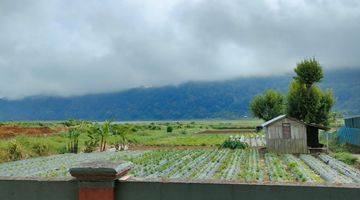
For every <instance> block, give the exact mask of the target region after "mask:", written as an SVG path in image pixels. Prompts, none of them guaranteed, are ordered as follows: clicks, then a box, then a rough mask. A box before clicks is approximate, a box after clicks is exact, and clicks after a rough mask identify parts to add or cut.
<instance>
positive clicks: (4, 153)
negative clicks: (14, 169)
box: [0, 149, 9, 163]
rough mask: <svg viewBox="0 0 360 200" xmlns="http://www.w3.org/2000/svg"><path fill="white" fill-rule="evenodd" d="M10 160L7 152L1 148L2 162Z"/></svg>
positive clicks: (0, 157) (0, 158) (0, 161)
mask: <svg viewBox="0 0 360 200" xmlns="http://www.w3.org/2000/svg"><path fill="white" fill-rule="evenodd" d="M8 160H9V156H8V155H7V152H6V151H4V150H1V149H0V163H2V162H7V161H8Z"/></svg>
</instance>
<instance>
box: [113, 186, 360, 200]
mask: <svg viewBox="0 0 360 200" xmlns="http://www.w3.org/2000/svg"><path fill="white" fill-rule="evenodd" d="M359 197H360V189H359V188H343V187H325V186H323V187H315V186H289V185H287V186H284V185H249V184H212V183H161V182H153V183H149V182H120V183H118V185H117V187H116V199H117V200H143V199H146V200H160V199H167V200H170V199H171V200H184V199H186V200H235V199H236V200H241V199H244V200H265V199H266V200H279V199H290V200H304V199H308V200H310V199H316V200H325V199H327V200H329V199H331V200H340V199H341V200H350V199H354V200H355V199H359Z"/></svg>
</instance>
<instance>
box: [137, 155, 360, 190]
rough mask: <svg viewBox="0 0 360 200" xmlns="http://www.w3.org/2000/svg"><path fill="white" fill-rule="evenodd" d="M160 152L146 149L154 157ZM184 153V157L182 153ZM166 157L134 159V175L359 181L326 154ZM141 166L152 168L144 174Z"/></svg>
mask: <svg viewBox="0 0 360 200" xmlns="http://www.w3.org/2000/svg"><path fill="white" fill-rule="evenodd" d="M160 152H162V151H153V152H149V153H148V154H147V155H146V159H149V157H151V156H150V155H154V160H159V159H158V158H157V157H158V156H159V155H162V153H160ZM183 153H185V156H184V154H183ZM170 157H171V158H170V159H169V160H167V159H166V157H161V162H162V163H166V164H162V165H159V164H157V162H146V166H145V165H143V164H141V162H143V160H142V159H143V157H141V156H140V157H137V158H135V159H134V160H133V162H134V164H135V166H136V167H135V168H136V170H134V171H133V175H134V176H135V177H141V178H145V179H182V180H194V179H195V180H207V179H216V180H232V181H242V182H259V183H262V182H308V183H324V182H329V183H345V184H348V183H359V180H360V179H359V177H360V176H359V175H360V173H359V170H357V169H355V168H352V167H350V166H348V165H347V164H345V163H343V162H341V161H339V160H336V159H335V158H332V157H330V156H328V155H325V154H324V155H320V156H319V158H316V157H314V156H312V155H305V154H304V155H300V156H299V157H297V156H295V155H291V154H284V155H277V154H272V153H266V154H265V155H264V156H261V155H260V154H259V152H258V151H257V150H254V149H252V150H186V151H172V154H171V156H170ZM143 168H145V169H151V170H146V173H143V170H142V169H143Z"/></svg>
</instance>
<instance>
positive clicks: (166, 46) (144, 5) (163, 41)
mask: <svg viewBox="0 0 360 200" xmlns="http://www.w3.org/2000/svg"><path fill="white" fill-rule="evenodd" d="M359 2H360V1H359V0H328V1H325V0H324V1H317V0H308V1H304V0H291V1H289V0H286V1H285V0H283V1H282V0H264V1H260V0H259V1H255V0H218V1H215V0H209V1H202V0H193V1H191V0H168V1H167V0H148V1H146V0H142V1H140V0H97V1H95V0H59V1H52V0H36V1H33V0H18V1H17V0H0V97H6V98H21V97H24V96H30V95H40V94H46V95H61V96H68V95H81V94H88V93H99V92H109V91H118V90H122V89H127V88H131V87H138V86H159V85H167V84H178V83H181V82H185V81H190V80H222V79H230V78H234V77H241V76H254V75H255V76H256V75H262V76H263V75H272V74H284V73H288V72H290V71H292V69H293V68H294V66H295V65H296V62H298V61H299V60H301V59H303V58H307V57H313V56H315V57H316V58H317V59H318V60H319V61H320V62H321V64H322V65H323V66H324V67H326V68H341V67H358V68H360V3H359Z"/></svg>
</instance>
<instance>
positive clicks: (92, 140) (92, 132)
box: [83, 124, 100, 153]
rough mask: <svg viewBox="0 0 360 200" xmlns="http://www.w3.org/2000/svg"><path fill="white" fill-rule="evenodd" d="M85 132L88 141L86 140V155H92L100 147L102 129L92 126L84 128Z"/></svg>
mask: <svg viewBox="0 0 360 200" xmlns="http://www.w3.org/2000/svg"><path fill="white" fill-rule="evenodd" d="M83 130H84V131H85V132H86V134H87V140H85V142H84V145H85V149H84V152H85V153H90V152H93V151H95V150H96V148H97V147H98V146H99V141H100V127H99V125H97V124H95V125H90V126H87V127H83Z"/></svg>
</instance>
